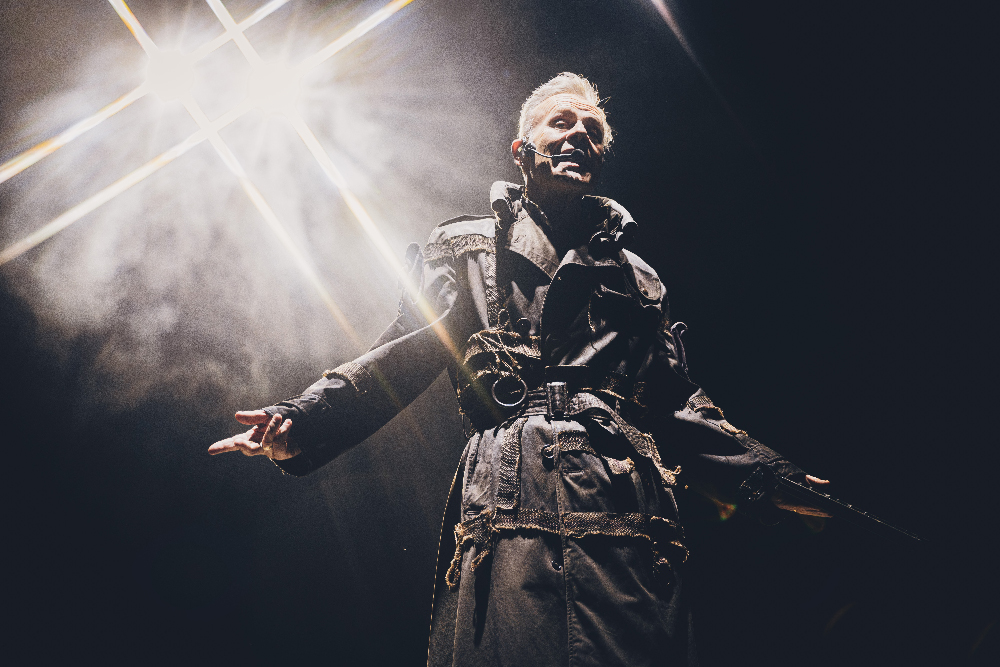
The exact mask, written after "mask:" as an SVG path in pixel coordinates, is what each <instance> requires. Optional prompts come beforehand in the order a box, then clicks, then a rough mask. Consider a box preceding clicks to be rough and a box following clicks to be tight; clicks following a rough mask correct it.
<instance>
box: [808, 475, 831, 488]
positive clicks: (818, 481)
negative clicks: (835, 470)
mask: <svg viewBox="0 0 1000 667" xmlns="http://www.w3.org/2000/svg"><path fill="white" fill-rule="evenodd" d="M806 481H807V482H809V483H810V484H815V485H817V486H826V485H827V484H829V483H830V480H828V479H820V478H819V477H813V476H812V475H806Z"/></svg>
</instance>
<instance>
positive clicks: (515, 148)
mask: <svg viewBox="0 0 1000 667" xmlns="http://www.w3.org/2000/svg"><path fill="white" fill-rule="evenodd" d="M523 145H524V138H523V137H522V138H520V139H515V140H514V141H513V142H512V143H511V145H510V154H511V155H513V156H514V162H515V163H517V166H518V167H520V166H521V146H523Z"/></svg>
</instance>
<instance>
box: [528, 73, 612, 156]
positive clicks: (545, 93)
mask: <svg viewBox="0 0 1000 667" xmlns="http://www.w3.org/2000/svg"><path fill="white" fill-rule="evenodd" d="M559 94H568V95H577V96H578V97H582V98H583V99H585V100H586V101H587V102H589V103H590V104H593V105H594V106H595V107H598V108H600V105H601V96H600V95H598V94H597V87H596V86H594V84H592V83H591V82H590V81H588V80H587V79H586V78H585V77H582V76H580V75H579V74H573V73H572V72H562V73H560V74H557V75H555V76H554V77H552V78H551V79H549V80H548V81H546V82H545V83H543V84H542V85H540V86H539V87H538V88H535V90H534V91H533V92H532V93H531V95H530V96H529V97H528V99H526V100H525V101H524V104H522V105H521V117H520V119H519V120H518V123H517V137H516V138H518V139H522V138H524V137H527V136H528V134H529V133H530V132H531V129H532V127H533V124H534V121H535V118H534V114H535V110H536V109H537V108H538V105H540V104H541V103H542V102H544V101H545V100H547V99H548V98H550V97H552V96H553V95H559ZM601 111H602V112H603V111H604V110H603V109H601ZM601 121H602V122H603V124H604V127H603V130H604V147H605V148H607V147H608V146H610V145H611V136H612V135H611V126H610V125H608V119H607V117H606V116H605V115H604V114H603V113H602V118H601Z"/></svg>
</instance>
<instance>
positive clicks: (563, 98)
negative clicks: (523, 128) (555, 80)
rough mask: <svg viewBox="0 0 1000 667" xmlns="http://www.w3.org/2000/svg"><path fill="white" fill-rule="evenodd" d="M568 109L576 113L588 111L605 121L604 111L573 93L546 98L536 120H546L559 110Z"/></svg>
mask: <svg viewBox="0 0 1000 667" xmlns="http://www.w3.org/2000/svg"><path fill="white" fill-rule="evenodd" d="M566 108H570V109H574V110H576V111H586V112H589V113H591V114H593V115H595V116H597V117H598V118H599V119H601V121H603V120H604V110H603V109H601V108H600V107H597V106H595V105H593V104H591V103H590V102H588V101H587V100H585V99H583V98H582V97H580V96H579V95H573V94H572V93H558V94H556V95H553V96H552V97H549V98H546V99H545V100H544V101H543V102H542V103H541V104H539V105H538V108H537V110H536V111H535V117H536V119H541V118H545V117H546V116H548V115H549V114H550V113H552V112H553V111H555V110H557V109H566Z"/></svg>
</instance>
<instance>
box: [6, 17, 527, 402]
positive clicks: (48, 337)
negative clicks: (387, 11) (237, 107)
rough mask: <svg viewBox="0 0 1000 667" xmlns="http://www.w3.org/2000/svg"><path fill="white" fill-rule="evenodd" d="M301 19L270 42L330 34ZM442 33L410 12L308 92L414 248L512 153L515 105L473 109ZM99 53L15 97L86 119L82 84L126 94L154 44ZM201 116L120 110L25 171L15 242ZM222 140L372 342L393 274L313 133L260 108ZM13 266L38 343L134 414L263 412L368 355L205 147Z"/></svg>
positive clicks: (12, 206) (350, 174) (475, 198)
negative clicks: (43, 94) (54, 86)
mask: <svg viewBox="0 0 1000 667" xmlns="http://www.w3.org/2000/svg"><path fill="white" fill-rule="evenodd" d="M113 18H114V17H108V18H107V20H112V19H113ZM140 18H141V17H140ZM262 25H263V24H262ZM289 26H291V27H290V28H289V29H288V31H286V32H285V33H284V34H283V35H281V37H282V39H283V42H282V43H281V44H279V45H278V46H276V47H273V48H272V49H271V51H272V52H273V51H275V50H277V51H279V52H280V51H282V49H284V52H285V53H284V55H285V56H286V57H288V59H289V61H290V62H296V59H295V58H294V57H293V56H295V55H297V54H296V53H292V51H295V50H300V51H301V50H307V49H309V48H313V47H315V48H318V47H319V46H322V45H323V44H324V43H326V42H327V41H329V39H330V38H331V35H330V33H329V31H327V32H321V31H318V30H317V31H314V30H313V29H315V28H316V27H317V26H315V25H313V26H310V25H309V24H308V21H306V20H303V18H302V17H301V16H299V17H298V20H296V21H289ZM320 27H322V26H320ZM269 29H270V30H271V31H275V30H276V29H275V27H274V26H273V25H271V26H269ZM333 34H334V36H335V35H336V34H337V33H333ZM434 35H435V33H434V30H433V26H432V25H428V24H427V23H425V22H419V21H414V22H413V23H412V24H411V23H408V22H407V18H406V17H405V16H402V17H399V20H396V21H392V22H389V23H387V24H385V25H383V26H380V27H379V28H378V29H377V30H376V31H374V32H373V33H372V35H370V36H369V37H367V38H366V39H365V40H364V41H363V42H362V43H359V44H358V45H356V46H354V47H352V48H351V49H349V50H347V51H345V52H343V53H342V54H340V55H339V56H338V57H336V58H335V59H333V60H331V61H329V62H328V63H326V64H325V65H324V66H322V67H321V68H320V69H318V70H316V71H315V72H314V74H313V75H312V76H311V77H310V78H309V80H308V81H307V87H306V90H305V92H304V94H303V96H302V98H301V100H300V105H299V106H300V109H301V112H302V113H303V116H304V118H305V119H306V122H307V123H308V124H309V125H310V127H311V128H312V129H313V131H314V133H315V134H316V135H317V137H318V138H319V139H320V141H321V142H322V143H323V144H324V146H325V147H326V148H327V150H328V151H329V153H330V155H331V157H332V159H333V160H334V162H335V163H336V164H338V166H339V167H340V168H341V170H342V171H343V172H344V174H345V176H346V178H347V180H348V182H349V183H350V184H351V186H352V188H353V190H354V192H355V194H356V195H357V196H358V197H359V198H360V200H361V201H362V202H363V203H364V204H365V205H366V207H367V208H368V211H369V213H370V214H371V216H372V217H373V219H374V220H375V221H376V222H377V223H378V224H379V225H380V227H381V229H382V231H383V233H384V234H385V236H386V237H387V239H388V241H389V243H390V244H391V246H392V247H393V248H395V249H397V250H398V253H399V255H400V256H402V254H403V250H404V248H405V246H406V244H407V243H408V242H409V241H413V240H417V241H420V242H423V241H425V240H426V237H427V234H428V232H429V231H430V229H431V227H432V226H433V225H434V224H435V223H437V222H439V221H440V220H443V219H445V218H448V217H451V216H453V215H457V214H459V213H463V212H482V211H484V210H487V206H488V204H487V202H486V198H485V193H486V189H487V188H488V185H489V183H490V182H491V181H492V180H494V179H495V178H496V177H498V175H500V176H506V177H512V174H511V173H510V172H511V171H512V169H511V167H510V166H509V165H507V162H506V159H505V157H504V141H505V140H507V135H508V134H509V127H508V126H509V120H508V118H507V116H508V115H509V114H510V110H508V109H504V110H499V111H498V110H495V109H491V108H485V109H484V108H482V107H481V106H479V105H477V104H476V97H475V95H474V94H473V93H471V92H470V91H469V90H467V84H465V83H464V82H468V81H476V80H477V78H478V77H477V75H476V74H475V72H470V71H463V69H462V66H463V65H462V62H461V58H459V57H453V58H451V59H449V58H446V57H443V56H442V53H443V52H444V49H443V45H442V44H436V43H435V42H434ZM126 37H128V39H131V37H130V36H128V35H127V34H126ZM251 38H252V40H254V41H255V44H256V43H258V42H259V40H260V39H261V37H260V36H254V35H251ZM42 47H44V44H41V43H40V44H39V48H42ZM93 47H94V48H95V49H96V50H97V51H100V53H96V52H95V55H94V56H93V57H92V58H81V59H80V60H79V61H78V62H79V63H81V66H80V72H79V73H72V72H71V73H68V76H65V75H66V74H67V73H60V74H63V75H64V76H63V77H62V78H63V79H67V78H68V79H71V80H76V81H79V82H81V84H80V87H79V88H75V89H71V90H69V91H68V92H56V93H53V94H51V95H49V96H48V97H47V98H45V99H43V100H39V99H33V100H19V101H18V102H19V105H18V106H19V107H20V108H21V109H22V110H27V109H30V112H29V111H24V112H23V113H24V115H25V116H26V115H28V114H30V115H34V117H35V118H38V119H39V122H40V123H44V114H45V113H47V111H48V110H51V109H56V108H58V109H65V107H66V105H73V106H74V107H76V108H79V109H80V112H81V113H86V110H87V109H89V108H96V106H94V105H95V104H97V105H98V106H99V104H100V103H103V102H105V101H106V100H103V99H102V100H96V101H95V100H91V99H90V97H92V96H90V95H88V94H87V92H86V88H85V86H84V85H83V84H85V83H86V82H87V81H88V76H91V74H92V73H93V72H94V71H95V70H94V68H93V67H92V65H93V64H95V63H97V64H99V65H100V67H99V68H98V69H97V71H99V72H100V73H101V76H103V77H106V78H109V79H110V78H118V79H120V80H122V81H123V82H126V83H124V84H123V86H122V90H123V91H124V90H126V89H127V87H126V86H128V85H130V84H131V85H135V78H136V77H135V72H134V71H133V69H134V63H135V62H136V61H137V60H138V61H139V62H141V58H138V59H137V58H135V57H131V58H121V59H120V60H117V61H116V62H120V63H123V64H122V65H121V66H120V67H117V68H109V67H108V65H107V63H108V58H107V50H108V48H109V45H93ZM110 47H111V48H114V49H119V50H121V49H123V48H130V47H123V46H122V44H121V43H115V44H113V45H110ZM229 47H231V48H228V49H221V50H220V51H219V52H218V53H217V54H213V56H210V58H209V59H208V60H206V61H205V67H206V71H210V70H211V69H212V68H213V67H214V68H223V69H224V68H225V67H228V66H229V65H230V64H232V65H233V66H234V67H235V66H237V65H238V64H239V63H238V60H239V54H238V53H237V52H236V49H235V47H233V46H232V45H231V44H230V45H229ZM136 48H137V47H136ZM262 52H263V49H262ZM209 61H211V62H209ZM244 69H245V68H244ZM108 87H109V86H108V85H107V84H106V82H105V85H103V86H102V88H104V89H107V88H108ZM111 87H113V86H111ZM213 94H214V95H217V96H232V95H233V94H234V93H233V88H232V86H231V85H229V86H228V87H227V86H224V85H220V86H215V87H213V86H206V85H202V86H200V87H199V88H198V89H197V90H196V95H198V96H199V102H200V103H201V104H203V106H204V107H205V108H206V110H208V109H218V111H216V113H219V112H221V110H222V109H224V108H225V107H226V103H227V100H223V101H220V100H219V99H213V98H212V97H211V95H213ZM512 99H513V100H515V101H513V102H512V103H511V106H512V108H516V95H515V96H513V97H512ZM209 115H210V116H212V115H214V114H213V113H212V112H211V111H210V112H209ZM498 115H499V116H500V117H498ZM24 128H25V129H24V131H25V132H28V133H31V132H35V133H37V130H34V129H32V128H31V125H30V124H25V126H24ZM195 129H196V126H195V125H194V122H193V121H192V120H191V119H190V117H188V116H187V114H186V112H184V111H183V109H181V108H180V105H179V103H176V102H174V103H163V102H161V101H160V100H158V99H156V98H154V97H152V96H150V97H147V98H145V99H143V100H141V101H140V102H138V103H136V104H135V105H133V107H130V108H129V109H126V110H125V111H123V112H121V113H120V114H119V115H118V116H116V117H114V118H113V119H112V120H110V121H108V122H106V123H105V124H104V125H102V126H100V127H99V128H97V129H96V130H94V131H92V132H91V133H90V134H88V135H86V136H85V137H84V138H82V139H81V140H79V141H77V142H75V143H74V144H71V145H70V146H68V147H66V148H64V149H62V150H61V151H59V152H58V153H56V154H55V155H53V156H51V157H49V158H48V159H47V160H45V161H43V162H42V163H39V164H38V165H35V166H34V167H33V168H32V169H31V170H29V171H27V172H25V173H24V174H21V175H20V176H19V177H17V181H18V182H17V183H16V185H13V186H12V185H11V183H12V182H8V183H7V184H4V187H5V188H6V194H5V198H6V201H5V211H4V216H5V219H4V223H3V231H2V234H0V236H2V240H3V242H4V244H5V245H6V244H7V243H10V242H12V241H13V240H16V239H17V238H20V237H21V236H23V235H24V234H27V233H29V232H30V231H32V230H34V229H36V228H38V227H39V226H41V225H43V224H45V223H46V222H47V221H48V220H51V219H52V218H53V217H55V216H56V215H58V214H59V213H61V212H62V211H64V210H65V209H66V208H68V207H70V206H72V205H73V204H75V203H77V202H78V201H80V200H82V199H83V198H85V197H87V196H89V195H90V194H92V193H93V192H95V191H96V190H98V189H99V188H101V187H103V186H104V185H106V184H108V183H110V182H111V181H113V180H115V179H117V178H119V177H120V176H122V175H124V174H125V173H127V172H128V171H131V170H132V169H134V168H136V167H138V166H139V165H141V164H142V163H144V162H145V161H147V160H148V159H150V158H151V157H153V156H154V155H156V154H158V153H160V152H162V151H163V150H165V149H166V148H168V147H169V146H171V145H173V144H175V143H176V142H177V141H179V140H180V139H182V138H184V137H186V136H187V135H188V134H190V133H191V132H193V131H194V130H195ZM222 136H223V138H224V139H225V141H226V142H227V144H228V145H229V146H230V147H231V148H232V149H233V151H234V152H235V153H236V155H237V156H238V158H239V159H240V160H241V162H242V163H243V165H244V167H245V168H246V169H247V171H248V172H249V173H250V175H251V177H252V178H253V180H254V181H255V182H256V183H257V185H258V187H259V188H260V189H261V191H262V192H263V194H264V196H265V197H266V198H267V200H268V202H269V203H270V204H271V206H272V208H273V209H274V210H275V211H276V213H277V214H278V217H279V218H280V219H281V220H282V221H283V223H284V224H285V226H286V227H287V229H288V231H289V233H290V234H291V235H292V237H293V238H294V239H295V241H296V243H297V244H298V246H299V247H300V248H302V249H304V250H305V251H306V254H307V256H308V257H309V258H310V259H311V261H312V262H313V265H314V266H315V267H316V268H317V269H318V271H319V272H320V275H321V276H322V278H323V280H324V282H325V284H326V285H327V286H328V288H329V290H330V292H331V294H332V295H333V297H334V299H335V300H336V301H337V303H338V304H339V306H340V307H341V308H342V309H343V311H344V312H345V313H346V315H347V318H348V320H349V321H350V322H351V323H352V325H353V326H354V327H355V328H356V330H357V333H358V336H359V337H360V339H361V340H363V341H371V340H374V338H375V337H376V336H377V335H378V333H379V332H380V331H381V330H382V329H383V328H384V327H385V326H386V325H387V324H388V323H389V322H390V321H391V319H392V317H393V316H394V314H395V307H396V300H397V299H398V292H397V288H396V285H395V279H394V278H393V277H392V276H391V274H390V273H389V271H388V270H387V268H386V266H385V264H384V262H383V261H382V260H381V258H380V257H379V256H378V254H377V253H376V252H375V251H374V249H373V247H372V246H371V245H370V244H369V243H368V241H367V240H366V239H365V237H364V235H363V234H362V233H361V232H360V231H359V228H358V226H357V225H356V224H355V222H354V219H353V217H352V216H351V214H350V212H349V210H348V209H347V207H346V206H345V205H344V204H343V202H342V199H341V197H340V196H339V194H338V193H337V191H336V189H335V188H334V187H333V186H332V185H331V184H330V183H329V182H328V181H327V180H326V179H325V177H324V176H323V174H322V172H321V171H320V169H319V168H318V166H317V165H316V163H315V162H314V161H313V159H312V158H311V156H310V155H309V153H308V151H307V150H306V148H305V147H304V145H303V144H302V142H301V141H300V140H299V139H298V137H297V136H296V135H295V133H294V132H293V130H292V129H291V128H290V127H289V125H288V124H287V122H285V121H284V119H282V118H279V117H271V118H268V117H265V116H264V115H263V114H260V113H253V114H250V115H248V116H246V117H244V118H243V119H241V120H240V121H238V122H237V123H234V124H233V125H232V126H230V127H229V128H227V129H226V130H225V131H224V132H223V133H222ZM470 155H471V156H472V157H471V159H470ZM479 155H483V156H487V157H485V158H483V159H478V156H479ZM505 170H506V171H505ZM3 271H4V272H5V273H6V274H7V275H6V276H5V277H6V278H7V283H8V284H9V285H10V286H11V288H12V289H13V290H14V291H15V292H16V293H17V294H18V295H19V296H20V297H21V298H22V299H25V300H26V301H27V302H28V303H29V304H30V306H31V308H32V309H33V311H34V312H35V315H36V317H37V318H38V319H39V324H40V327H41V329H42V330H43V331H45V336H44V340H43V341H40V344H42V345H44V346H45V347H46V348H47V349H49V350H50V351H51V352H52V353H53V354H57V355H61V356H62V357H63V358H65V359H66V360H67V362H72V363H77V364H80V363H82V364H83V365H84V367H83V368H80V369H79V372H80V374H81V379H82V385H83V386H85V387H89V388H90V391H89V392H88V393H89V395H87V396H81V397H80V400H81V402H82V404H83V405H86V406H92V407H99V408H101V409H109V410H126V409H131V408H133V407H135V406H137V405H140V404H141V403H143V402H144V401H147V400H150V399H155V398H157V397H161V396H170V397H172V398H173V399H175V400H178V401H181V402H185V403H187V402H190V403H192V404H196V405H199V406H200V407H201V409H209V410H215V409H223V408H222V407H221V406H225V408H224V409H227V410H228V409H232V407H233V406H236V407H239V406H243V407H253V406H256V405H261V404H266V403H270V402H273V401H275V400H279V399H281V398H283V397H284V396H285V395H287V394H288V393H290V392H291V391H292V390H297V389H300V388H301V387H298V386H295V385H294V383H295V382H301V381H302V378H306V377H314V376H317V375H318V373H319V372H320V371H322V370H323V369H324V368H330V367H333V366H335V365H337V364H339V363H341V362H343V361H345V360H347V359H349V358H352V357H353V356H355V355H356V354H357V352H358V350H357V349H356V347H355V346H354V345H353V344H352V343H351V341H350V339H349V337H348V336H346V335H345V334H344V332H343V331H342V330H341V329H340V328H339V327H338V326H337V324H336V323H335V321H334V320H333V318H332V317H331V316H330V314H329V312H328V311H327V310H326V309H325V308H324V306H323V304H322V302H321V301H320V299H319V298H318V297H317V295H316V294H315V292H314V291H313V290H312V288H311V287H310V286H309V285H308V284H307V282H306V281H305V279H304V278H303V276H302V274H301V272H300V271H299V269H298V268H297V267H296V266H295V265H294V263H293V262H292V261H291V260H290V258H289V257H288V254H287V252H285V250H284V249H283V248H282V247H281V246H280V244H279V243H278V241H277V239H276V238H275V237H274V235H273V233H272V232H270V231H269V230H268V229H267V227H266V225H265V224H264V222H263V220H262V219H261V217H260V214H259V213H258V212H257V210H256V209H255V208H254V207H253V206H252V205H251V204H250V202H249V201H248V199H247V197H246V196H245V194H244V193H243V191H242V190H241V189H240V188H239V185H238V183H237V182H236V179H235V178H234V177H233V176H232V174H230V173H229V172H228V171H227V170H226V169H225V167H224V166H223V164H222V161H221V160H220V159H219V157H218V156H217V155H216V154H215V152H214V150H213V149H212V148H211V147H210V146H209V144H208V143H207V142H205V143H203V144H202V145H200V146H198V147H197V148H196V149H194V150H192V151H191V152H190V153H188V154H186V155H184V156H182V157H181V158H179V159H178V160H176V161H175V162H173V163H171V164H170V165H168V166H167V167H165V168H164V169H162V170H161V171H160V172H158V173H156V174H154V175H153V176H151V177H150V178H149V179H147V180H146V181H144V182H142V183H140V184H139V185H137V186H135V187H133V188H132V189H131V190H129V191H128V192H126V193H125V194H123V195H121V196H119V197H118V198H116V199H115V200H113V201H111V202H110V203H108V204H106V205H105V206H103V207H102V208H100V209H98V210H97V211H95V212H93V213H91V214H90V215H88V216H87V217H85V218H84V219H82V220H80V221H79V222H78V223H76V224H75V225H74V226H72V227H71V228H69V229H68V230H66V231H65V232H63V233H61V234H59V235H58V236H56V237H54V238H52V239H50V240H49V241H47V242H46V243H44V244H43V245H42V246H40V247H38V248H36V249H34V250H33V251H31V252H29V253H28V254H26V255H25V256H23V257H21V258H19V259H18V260H16V261H15V262H12V263H11V264H9V265H7V266H5V267H3ZM74 357H76V358H75V359H74ZM206 402H208V403H210V404H214V405H206Z"/></svg>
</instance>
